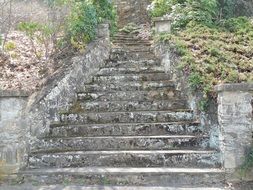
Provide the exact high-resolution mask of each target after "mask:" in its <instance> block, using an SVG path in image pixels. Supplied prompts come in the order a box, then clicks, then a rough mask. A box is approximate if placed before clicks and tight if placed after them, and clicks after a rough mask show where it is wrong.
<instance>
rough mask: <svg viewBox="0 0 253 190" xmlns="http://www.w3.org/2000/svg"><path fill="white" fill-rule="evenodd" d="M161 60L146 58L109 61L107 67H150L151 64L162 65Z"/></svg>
mask: <svg viewBox="0 0 253 190" xmlns="http://www.w3.org/2000/svg"><path fill="white" fill-rule="evenodd" d="M160 65H161V62H160V61H159V60H153V59H144V60H140V61H134V60H129V61H107V63H106V64H105V67H123V68H128V67H150V66H160Z"/></svg>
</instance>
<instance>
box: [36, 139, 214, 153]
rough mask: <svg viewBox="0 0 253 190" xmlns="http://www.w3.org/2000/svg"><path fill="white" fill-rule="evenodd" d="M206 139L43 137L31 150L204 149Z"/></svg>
mask: <svg viewBox="0 0 253 190" xmlns="http://www.w3.org/2000/svg"><path fill="white" fill-rule="evenodd" d="M208 141H209V137H208V136H194V135H177V136H176V135H174V136H168V135H167V136H99V137H66V138H64V137H62V138H44V139H38V140H36V141H34V142H32V146H31V152H33V153H50V152H52V153H53V152H66V151H89V150H90V151H94V150H97V151H98V150H103V151H104V150H175V149H185V148H188V149H196V148H199V149H206V148H208V147H209V143H208Z"/></svg>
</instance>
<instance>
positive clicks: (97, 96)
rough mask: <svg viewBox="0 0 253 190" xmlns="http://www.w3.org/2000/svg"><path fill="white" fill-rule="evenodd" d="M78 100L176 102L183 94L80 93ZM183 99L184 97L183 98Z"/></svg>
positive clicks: (159, 92) (139, 91)
mask: <svg viewBox="0 0 253 190" xmlns="http://www.w3.org/2000/svg"><path fill="white" fill-rule="evenodd" d="M77 96H78V100H84V101H87V100H97V101H121V100H124V101H126V100H129V101H132V100H134V101H152V100H175V99H179V98H180V97H181V92H179V91H176V90H171V89H162V90H161V89H158V90H145V91H144V90H138V91H137V90H134V91H133V90H132V91H106V92H103V91H100V92H98V91H97V92H94V93H87V92H79V93H78V94H77ZM181 98H182V97H181Z"/></svg>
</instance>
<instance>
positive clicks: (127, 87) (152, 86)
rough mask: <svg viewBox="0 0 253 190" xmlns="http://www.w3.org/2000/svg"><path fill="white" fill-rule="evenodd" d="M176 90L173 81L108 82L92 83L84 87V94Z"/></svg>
mask: <svg viewBox="0 0 253 190" xmlns="http://www.w3.org/2000/svg"><path fill="white" fill-rule="evenodd" d="M162 88H166V89H171V90H173V89H175V84H174V82H173V81H171V80H164V81H130V82H118V81H115V82H107V83H98V82H97V83H92V84H85V85H84V88H83V90H84V92H96V91H114V90H117V91H134V90H157V89H162Z"/></svg>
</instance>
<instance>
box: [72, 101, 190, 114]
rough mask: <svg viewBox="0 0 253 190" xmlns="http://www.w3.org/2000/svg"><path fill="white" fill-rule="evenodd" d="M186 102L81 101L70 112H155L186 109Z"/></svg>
mask: <svg viewBox="0 0 253 190" xmlns="http://www.w3.org/2000/svg"><path fill="white" fill-rule="evenodd" d="M186 105H187V103H186V100H183V99H180V100H176V99H175V100H171V101H168V100H162V101H159V100H158V101H105V102H104V101H85V102H83V101H81V102H77V103H76V104H75V105H74V106H73V107H72V108H71V109H70V110H71V111H72V112H79V113H80V112H115V111H120V112H122V111H147V110H149V111H155V110H160V111H163V110H175V109H186V108H187V106H186Z"/></svg>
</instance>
